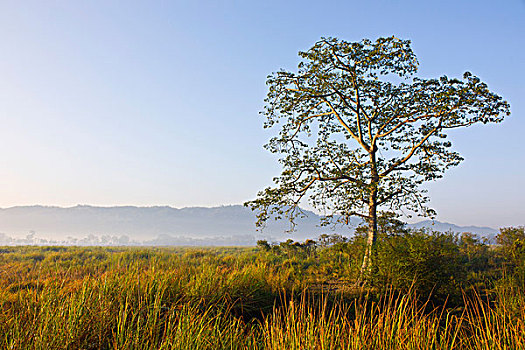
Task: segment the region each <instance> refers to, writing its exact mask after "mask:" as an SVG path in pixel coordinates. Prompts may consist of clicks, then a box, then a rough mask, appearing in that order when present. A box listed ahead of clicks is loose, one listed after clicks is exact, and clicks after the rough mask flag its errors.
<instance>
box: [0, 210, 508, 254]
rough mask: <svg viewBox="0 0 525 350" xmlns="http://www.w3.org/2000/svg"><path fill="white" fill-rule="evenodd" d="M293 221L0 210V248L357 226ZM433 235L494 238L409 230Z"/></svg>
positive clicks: (188, 213) (222, 213)
mask: <svg viewBox="0 0 525 350" xmlns="http://www.w3.org/2000/svg"><path fill="white" fill-rule="evenodd" d="M306 213H307V215H308V216H307V217H306V218H303V219H300V220H298V225H297V227H296V232H292V233H286V232H285V231H287V230H289V229H290V226H289V223H287V222H286V221H285V220H281V221H272V222H269V224H268V225H267V227H266V228H265V229H264V230H263V231H262V232H261V231H257V230H256V227H255V214H254V213H253V212H252V211H251V210H250V209H248V208H245V207H243V206H241V205H230V206H220V207H213V208H205V207H191V208H181V209H177V208H172V207H168V206H158V207H134V206H117V207H95V206H89V205H77V206H75V207H69V208H62V207H52V206H40V205H35V206H20V207H11V208H5V209H0V245H11V244H43V245H44V244H66V245H69V244H74V245H253V244H255V242H256V241H257V240H258V239H267V240H270V241H276V240H286V239H288V238H292V239H294V240H304V239H306V238H316V237H318V236H319V235H320V234H322V233H329V234H330V233H339V234H341V235H344V236H351V235H352V233H353V230H354V228H355V227H356V226H357V225H359V223H360V222H361V221H360V219H357V218H356V219H355V220H354V222H353V224H352V225H351V226H350V227H337V228H335V229H333V228H329V227H319V216H318V215H316V214H315V213H313V212H308V211H306ZM408 226H409V227H412V228H422V227H427V228H430V229H432V230H436V231H454V232H472V233H475V234H477V235H479V236H482V237H487V238H490V239H492V238H493V237H494V235H496V234H497V233H498V231H497V230H496V229H493V228H490V227H477V226H457V225H454V224H449V223H444V222H439V221H431V220H425V221H421V222H418V223H415V224H410V225H408Z"/></svg>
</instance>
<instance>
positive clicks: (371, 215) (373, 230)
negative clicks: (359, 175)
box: [359, 147, 379, 282]
mask: <svg viewBox="0 0 525 350" xmlns="http://www.w3.org/2000/svg"><path fill="white" fill-rule="evenodd" d="M370 164H371V169H370V170H371V175H372V179H371V181H370V194H369V197H368V235H367V240H366V249H365V254H364V257H363V264H362V265H361V271H360V278H359V279H360V280H362V281H364V282H366V280H367V279H368V278H369V277H370V273H371V272H372V264H373V263H374V251H375V245H376V241H377V190H378V187H379V175H378V173H377V164H376V157H375V147H373V148H372V151H371V152H370Z"/></svg>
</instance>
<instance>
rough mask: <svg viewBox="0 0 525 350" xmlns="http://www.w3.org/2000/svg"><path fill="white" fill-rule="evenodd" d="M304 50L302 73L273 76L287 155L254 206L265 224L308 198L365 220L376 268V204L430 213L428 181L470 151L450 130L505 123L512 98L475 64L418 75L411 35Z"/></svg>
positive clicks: (294, 212)
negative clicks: (473, 69) (456, 143)
mask: <svg viewBox="0 0 525 350" xmlns="http://www.w3.org/2000/svg"><path fill="white" fill-rule="evenodd" d="M299 56H300V57H301V61H300V63H299V65H298V69H297V72H288V71H283V70H281V71H279V72H276V73H273V74H271V75H270V76H269V77H268V80H267V85H268V87H269V89H268V95H267V98H266V100H265V102H266V106H265V108H264V111H263V112H262V114H263V115H264V116H265V117H266V121H265V123H264V128H271V129H274V130H276V136H274V137H272V138H271V139H270V141H269V142H268V143H267V144H266V145H265V148H266V149H268V150H269V151H270V152H272V153H275V154H278V155H280V158H279V162H280V163H281V165H282V173H281V174H280V175H279V176H278V177H276V178H274V183H275V186H274V187H270V188H266V189H265V190H263V191H261V192H259V194H258V196H257V198H256V199H255V200H253V201H250V202H247V203H246V205H248V206H251V207H252V209H254V210H255V209H256V210H258V211H259V213H258V224H263V223H264V222H265V221H266V220H267V219H268V218H269V217H271V216H274V217H276V218H281V217H283V216H284V217H287V218H288V219H290V221H291V222H292V223H293V222H294V219H295V218H297V216H300V215H302V211H301V209H300V208H299V205H300V204H301V203H302V202H303V200H304V199H308V200H309V202H310V204H311V205H312V206H313V207H314V208H316V209H318V210H319V211H320V212H321V213H324V219H325V222H342V223H348V221H349V219H350V218H351V217H352V216H358V217H360V218H362V219H364V220H366V222H367V223H368V234H367V249H366V251H365V253H364V258H363V265H362V270H361V271H362V272H363V271H368V270H369V269H370V267H371V264H372V254H373V250H374V246H375V243H376V239H377V231H378V229H377V220H378V210H380V209H383V208H384V209H387V210H389V211H399V210H406V211H407V212H412V213H416V214H419V215H431V214H432V213H433V210H431V209H429V208H428V207H426V203H427V201H428V199H427V197H426V196H425V191H424V190H422V189H421V187H420V185H421V184H422V183H423V182H425V181H431V180H435V179H438V178H440V177H442V175H443V173H444V171H445V170H446V169H448V168H450V167H452V166H455V165H458V164H459V163H460V162H461V161H462V160H463V158H462V157H461V156H460V155H459V154H458V153H457V152H455V151H453V150H452V149H451V146H452V144H451V142H450V141H448V140H447V132H448V131H449V130H450V129H455V128H459V127H468V126H470V125H473V124H476V123H498V122H501V121H502V120H503V118H504V116H505V115H509V114H510V106H509V104H508V103H507V102H506V101H504V100H503V99H502V98H501V97H500V96H498V95H497V94H495V93H493V92H491V91H490V90H489V89H488V87H487V85H486V84H485V83H483V82H482V81H481V80H480V79H479V78H477V77H476V76H474V75H472V74H471V73H469V72H467V73H465V74H464V75H463V79H462V80H460V79H451V78H448V77H446V76H442V77H440V78H436V79H423V78H418V77H416V76H415V73H416V72H417V67H418V61H417V59H416V56H415V54H414V52H413V51H412V48H411V47H410V41H409V40H401V39H398V38H396V37H388V38H379V39H377V40H376V41H371V40H368V39H364V40H362V41H360V42H347V41H343V40H338V39H336V38H322V39H321V40H320V41H318V42H317V43H316V44H315V45H314V46H313V47H312V48H311V49H310V50H308V51H306V52H299Z"/></svg>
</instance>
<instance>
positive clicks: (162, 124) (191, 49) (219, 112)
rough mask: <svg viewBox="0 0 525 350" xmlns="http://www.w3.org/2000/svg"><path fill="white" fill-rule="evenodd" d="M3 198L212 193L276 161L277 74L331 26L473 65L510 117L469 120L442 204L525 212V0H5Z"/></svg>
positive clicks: (260, 181)
mask: <svg viewBox="0 0 525 350" xmlns="http://www.w3.org/2000/svg"><path fill="white" fill-rule="evenodd" d="M0 31H1V32H2V35H1V36H0V121H1V124H0V207H9V206H14V205H29V204H43V205H60V206H71V205H76V204H78V203H81V204H92V205H104V206H111V205H171V206H175V207H184V206H215V205H222V204H238V203H242V202H244V201H246V200H249V199H252V198H253V197H254V196H255V195H256V193H257V191H258V190H260V189H262V188H264V187H266V186H268V185H269V184H270V183H271V178H272V177H273V176H275V175H277V174H278V172H279V167H278V164H277V163H276V161H275V159H274V158H273V157H272V156H271V155H270V154H268V153H267V152H265V151H264V150H263V148H262V145H263V144H264V143H265V142H266V140H267V139H268V138H269V136H270V134H269V133H268V132H267V131H264V130H263V129H262V121H263V120H262V117H260V116H259V115H258V112H259V111H260V110H261V109H262V106H263V99H264V96H265V94H266V86H265V79H266V76H267V75H268V74H270V73H271V72H273V71H276V70H279V69H280V68H284V69H288V70H293V69H295V67H296V65H297V62H298V58H297V52H298V51H299V50H307V49H308V48H309V47H310V46H312V45H313V43H314V42H315V41H317V40H318V39H319V38H320V37H321V36H334V37H339V38H341V39H345V40H348V41H357V40H360V39H362V38H370V39H375V38H377V37H378V36H389V35H392V34H394V35H396V36H398V37H401V38H407V39H411V40H412V43H413V49H414V51H415V52H416V54H417V56H418V59H419V61H420V71H419V75H420V76H423V77H434V76H439V75H443V74H446V75H448V76H458V77H459V76H461V74H462V73H463V72H464V71H466V70H469V71H471V72H473V73H474V74H476V75H478V76H479V77H481V78H482V79H483V80H484V81H485V82H487V83H488V84H489V87H490V88H491V89H492V90H494V91H496V92H497V93H499V94H501V95H502V96H504V97H505V98H506V99H507V100H508V101H509V102H510V103H511V106H512V116H511V117H509V118H508V119H507V120H506V121H505V122H503V123H502V124H498V125H484V126H480V127H477V126H476V127H472V128H467V129H464V130H457V131H455V132H454V133H453V135H452V141H453V143H454V146H455V148H456V149H457V150H458V151H459V152H460V153H461V154H462V155H463V156H464V158H465V161H464V162H463V163H462V164H461V165H460V166H459V167H457V168H455V169H452V170H450V171H449V172H448V173H447V174H445V177H444V178H443V179H441V180H439V181H437V182H435V183H431V184H428V186H427V187H428V189H429V191H430V192H429V194H430V196H431V198H432V202H431V203H432V206H433V207H434V208H435V209H436V210H437V211H438V219H439V220H442V221H450V222H454V223H456V224H476V225H488V226H493V227H501V226H509V225H523V224H525V222H524V221H523V218H525V206H524V205H523V198H525V176H524V175H523V174H524V170H525V156H524V150H525V146H524V144H523V133H524V131H525V121H524V117H525V101H524V98H523V97H524V96H525V84H524V81H525V68H524V65H523V62H525V39H524V38H525V2H524V1H518V0H515V1H512V0H507V1H500V2H496V1H457V0H456V1H434V2H430V1H366V2H365V1H362V2H355V1H323V2H321V1H286V2H285V1H264V2H263V1H257V2H256V1H220V2H219V1H207V2H204V1H184V2H183V1H172V2H160V1H143V2H134V1H119V2H117V1H83V2H81V1H35V2H30V1H24V2H22V1H4V2H2V3H1V4H0Z"/></svg>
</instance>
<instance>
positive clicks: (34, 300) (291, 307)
mask: <svg viewBox="0 0 525 350" xmlns="http://www.w3.org/2000/svg"><path fill="white" fill-rule="evenodd" d="M332 243H333V242H332ZM353 243H355V242H344V241H341V242H335V243H333V244H321V245H319V244H313V243H309V242H305V243H304V244H301V243H297V242H296V243H295V244H294V243H293V242H287V243H282V244H280V245H265V244H264V242H261V244H260V245H259V247H258V248H208V249H191V248H111V247H106V248H103V247H92V248H78V247H3V248H0V348H5V349H276V350H277V349H524V348H525V323H524V322H525V311H524V306H525V297H524V295H523V289H522V288H521V285H520V282H519V280H517V279H515V278H510V276H508V275H506V274H507V273H505V272H502V271H504V269H502V268H501V266H499V265H497V266H496V265H494V266H492V265H490V263H488V262H485V265H484V266H492V268H490V271H488V270H483V271H480V270H479V269H478V270H476V269H477V268H476V267H475V266H474V265H471V266H474V267H472V268H470V270H468V271H466V272H465V273H464V274H463V275H462V276H463V278H464V279H465V280H467V279H468V278H469V277H468V276H470V280H469V281H470V282H469V284H468V285H465V284H463V285H461V286H460V287H461V288H460V289H461V290H460V292H459V293H460V298H459V299H457V298H456V299H457V301H454V302H452V301H447V300H446V299H445V300H443V299H442V298H437V299H435V298H433V297H432V295H430V297H429V295H422V294H421V293H422V292H425V289H424V288H421V286H422V285H421V284H418V283H417V281H416V280H415V279H413V280H412V282H411V284H410V286H408V287H406V288H405V287H403V286H404V284H403V283H401V284H400V283H398V282H399V281H396V280H395V279H394V278H390V279H388V282H384V283H383V282H381V281H384V280H385V278H384V276H383V277H381V278H379V277H378V281H379V282H377V283H376V284H371V285H370V286H368V287H366V288H354V287H352V282H351V279H352V259H353V258H352V254H353V253H352V252H353V250H352V249H354V248H355V247H353V246H352V244H353ZM405 243H406V242H405ZM405 243H403V244H405ZM345 244H346V245H345ZM356 244H357V243H356ZM454 244H456V245H457V246H458V250H457V252H458V254H463V255H465V256H466V254H467V253H468V254H470V255H469V259H471V263H472V261H473V260H472V259H475V258H476V256H477V255H476V254H478V255H479V254H480V253H479V252H480V251H481V252H482V253H483V254H485V255H487V254H488V255H487V256H485V257H486V258H487V259H492V260H493V262H494V261H495V262H496V263H498V264H499V263H501V264H503V261H505V259H500V260H498V259H497V254H502V253H501V252H500V253H498V252H497V251H494V249H485V248H486V247H485V248H483V249H481V248H480V247H483V246H484V245H483V244H481V243H479V244H477V245H472V246H473V247H477V248H476V249H478V248H479V249H478V250H477V253H476V251H474V250H473V251H467V250H465V249H466V248H465V247H463V248H464V249H463V248H461V247H462V246H461V242H460V241H457V242H454ZM461 249H463V250H461ZM469 249H470V248H469ZM445 253H446V254H448V253H447V252H446V251H445ZM385 254H386V253H385ZM446 254H445V257H446V258H447V259H450V256H449V255H446ZM463 255H461V256H463ZM380 256H381V255H380ZM461 256H460V257H461ZM431 258H435V257H433V256H431ZM478 258H479V256H478ZM378 259H379V260H380V258H378ZM460 263H461V264H463V265H464V264H465V261H460ZM502 266H503V265H502ZM512 268H513V269H516V266H513V267H512ZM405 269H406V266H405ZM392 271H394V270H392ZM494 271H499V272H498V273H495V272H494ZM506 271H510V270H506ZM391 276H394V277H395V276H396V275H395V271H394V272H392V274H391ZM421 277H424V276H423V275H421ZM438 277H439V276H438ZM516 281H518V282H516ZM438 282H439V281H438ZM447 283H449V282H447ZM450 283H452V282H450ZM450 283H449V284H450ZM453 284H454V285H457V283H455V282H454V283H453ZM388 286H389V287H388ZM423 286H424V285H423ZM443 290H444V291H450V289H446V288H445V289H443ZM450 295H451V296H453V295H452V294H450ZM456 297H457V295H456ZM452 299H453V298H452V297H451V300H452Z"/></svg>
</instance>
